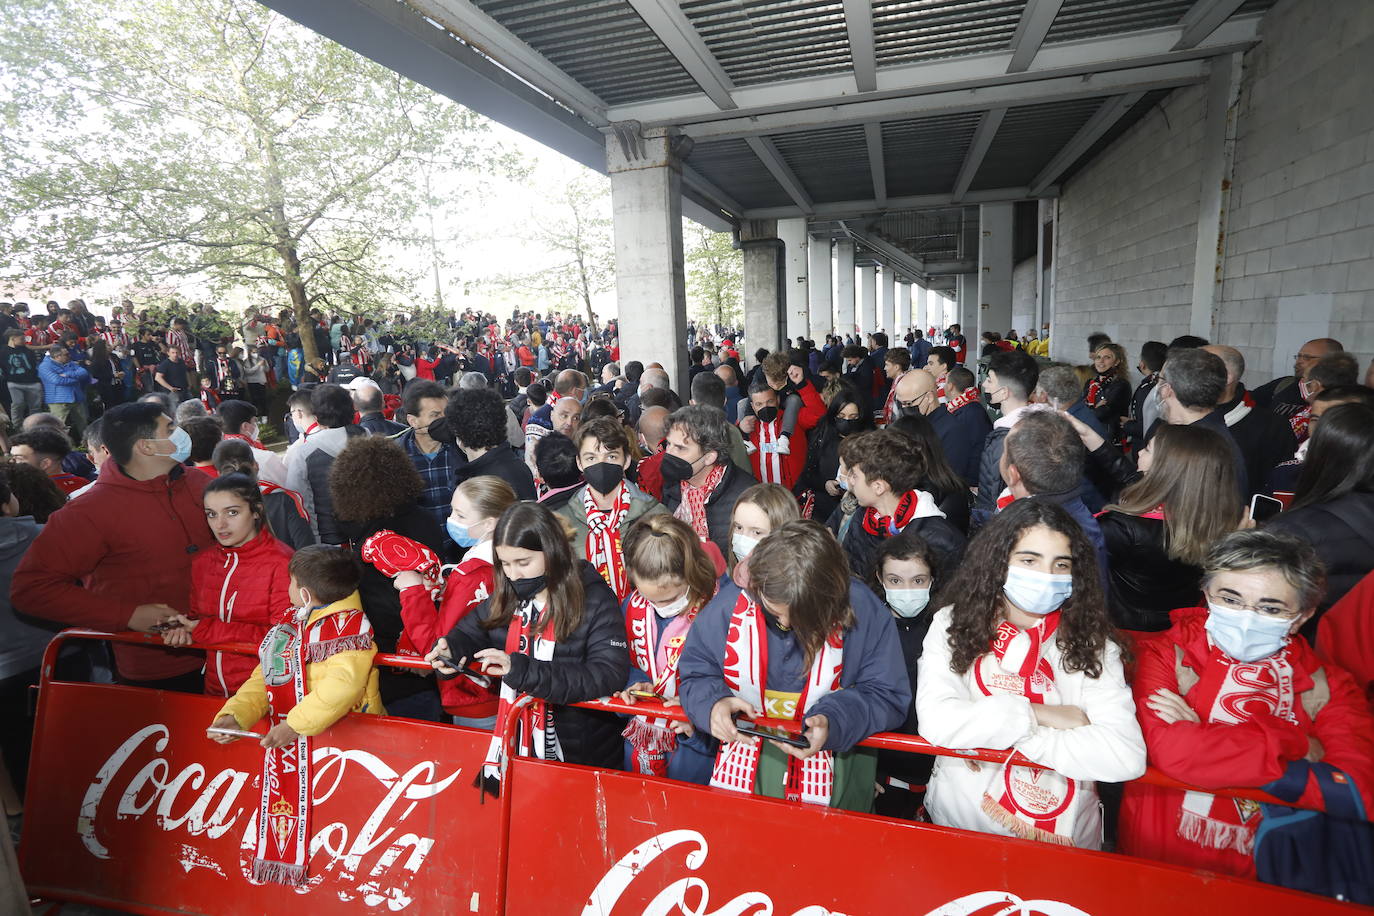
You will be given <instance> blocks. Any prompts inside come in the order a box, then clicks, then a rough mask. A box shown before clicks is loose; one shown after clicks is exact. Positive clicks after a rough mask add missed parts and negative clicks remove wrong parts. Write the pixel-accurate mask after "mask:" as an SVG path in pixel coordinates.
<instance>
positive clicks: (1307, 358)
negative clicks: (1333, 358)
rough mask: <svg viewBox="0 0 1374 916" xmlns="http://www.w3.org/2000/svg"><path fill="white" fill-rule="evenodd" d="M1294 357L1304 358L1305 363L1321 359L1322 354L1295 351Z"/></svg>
mask: <svg viewBox="0 0 1374 916" xmlns="http://www.w3.org/2000/svg"><path fill="white" fill-rule="evenodd" d="M1293 358H1294V359H1298V360H1302V361H1303V362H1305V363H1311V362H1316V361H1317V360H1319V359H1321V357H1320V356H1311V355H1309V354H1307V353H1294V354H1293Z"/></svg>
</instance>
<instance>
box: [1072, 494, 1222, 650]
mask: <svg viewBox="0 0 1374 916" xmlns="http://www.w3.org/2000/svg"><path fill="white" fill-rule="evenodd" d="M1097 524H1098V527H1100V528H1101V529H1102V540H1103V541H1104V542H1106V545H1107V561H1108V570H1109V573H1108V575H1109V576H1110V577H1111V581H1110V584H1109V587H1108V595H1107V608H1108V611H1109V612H1110V613H1111V617H1112V623H1114V624H1116V625H1117V626H1118V627H1120V628H1121V629H1123V630H1139V631H1143V632H1150V633H1153V632H1158V631H1160V630H1167V629H1169V612H1170V611H1172V610H1174V609H1175V608H1181V607H1197V606H1198V603H1199V601H1200V600H1201V599H1200V597H1199V596H1200V594H1201V589H1202V585H1201V583H1202V570H1201V569H1200V568H1199V567H1197V566H1191V565H1189V564H1187V563H1182V562H1179V561H1178V560H1171V559H1169V555H1168V554H1167V553H1166V552H1165V550H1164V520H1163V519H1159V518H1144V517H1142V516H1139V515H1128V514H1127V513H1125V512H1117V511H1115V510H1112V511H1108V512H1104V513H1102V514H1101V515H1099V516H1098V517H1097Z"/></svg>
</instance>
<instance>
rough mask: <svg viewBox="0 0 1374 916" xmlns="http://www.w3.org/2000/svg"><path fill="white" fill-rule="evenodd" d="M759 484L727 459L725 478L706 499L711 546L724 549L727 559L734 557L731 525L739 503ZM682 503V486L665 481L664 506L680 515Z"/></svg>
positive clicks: (721, 552) (707, 528)
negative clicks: (731, 545) (731, 549)
mask: <svg viewBox="0 0 1374 916" xmlns="http://www.w3.org/2000/svg"><path fill="white" fill-rule="evenodd" d="M756 483H758V481H757V480H755V479H754V478H753V477H751V476H750V475H748V474H746V473H745V472H744V471H742V470H740V468H739V466H737V465H736V464H735V463H734V462H733V461H730V460H729V458H728V456H727V458H726V461H725V476H724V477H722V478H721V479H720V483H718V484H716V488H715V489H714V490H712V491H711V495H710V496H708V497H706V530H707V531H709V532H710V534H711V543H713V544H715V545H716V546H717V547H719V548H720V555H721V556H723V557H728V556H729V555H730V524H731V521H732V520H733V518H734V515H735V500H737V499H739V497H740V494H741V493H743V492H744V491H745V490H747V489H749V488H750V487H752V486H753V485H754V484H756ZM681 503H682V484H681V483H668V482H667V481H664V483H663V505H664V506H665V507H667V509H668V511H669V512H673V513H676V512H677V507H678V506H679V505H681Z"/></svg>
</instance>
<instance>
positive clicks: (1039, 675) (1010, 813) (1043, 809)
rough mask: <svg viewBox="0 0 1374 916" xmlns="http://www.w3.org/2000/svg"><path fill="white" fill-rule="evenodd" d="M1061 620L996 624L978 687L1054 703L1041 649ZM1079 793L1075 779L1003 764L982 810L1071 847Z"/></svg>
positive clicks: (1034, 836)
mask: <svg viewBox="0 0 1374 916" xmlns="http://www.w3.org/2000/svg"><path fill="white" fill-rule="evenodd" d="M1059 621H1060V612H1059V611H1055V612H1053V613H1051V614H1047V615H1046V616H1045V619H1044V620H1042V621H1041V622H1040V623H1038V624H1036V625H1035V626H1033V627H1030V628H1029V629H1025V630H1023V629H1021V628H1019V627H1017V626H1016V625H1015V624H1012V623H1009V622H1007V621H1005V620H1004V621H1002V622H1001V623H999V624H998V625H997V632H996V634H995V635H994V636H993V639H992V646H991V651H989V652H987V653H985V654H984V655H982V656H981V657H980V658H979V659H978V661H976V662H975V663H974V665H973V681H974V683H975V684H976V685H977V687H978V689H979V690H981V691H982V692H983V694H984V695H985V696H996V695H1006V696H1023V697H1026V698H1027V699H1029V700H1030V701H1031V702H1032V703H1044V704H1047V705H1057V704H1058V703H1059V690H1058V688H1056V687H1055V684H1054V668H1053V667H1052V666H1051V665H1050V663H1049V660H1048V659H1046V658H1045V657H1044V654H1043V650H1044V647H1045V646H1046V645H1048V644H1049V641H1050V639H1051V637H1053V636H1054V631H1055V630H1056V629H1058V628H1059ZM999 787H1000V791H999ZM994 792H996V793H997V794H996V796H994V794H993V793H994ZM1077 794H1078V785H1077V783H1076V782H1075V781H1074V780H1072V779H1067V778H1065V777H1063V776H1061V775H1059V774H1058V773H1056V772H1054V771H1053V770H1040V769H1035V768H1033V767H1019V766H1009V765H1007V764H1003V765H1002V768H1001V771H1000V772H999V773H998V774H997V777H996V778H995V779H994V781H993V783H992V785H991V786H989V789H988V792H987V793H985V794H984V795H983V813H984V814H986V815H987V816H988V817H990V818H992V819H993V820H994V821H996V822H997V823H999V824H1001V825H1002V826H1003V827H1005V828H1006V829H1007V830H1009V831H1010V832H1011V833H1012V834H1013V835H1015V836H1019V837H1021V838H1022V839H1026V840H1041V841H1042V842H1046V843H1056V844H1059V845H1061V846H1072V845H1073V825H1074V820H1075V818H1076V812H1075V811H1074V798H1075V796H1076V795H1077Z"/></svg>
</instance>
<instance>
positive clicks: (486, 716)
mask: <svg viewBox="0 0 1374 916" xmlns="http://www.w3.org/2000/svg"><path fill="white" fill-rule="evenodd" d="M517 502H519V499H518V498H517V497H516V495H515V490H513V489H511V485H510V484H508V483H506V482H505V481H504V480H502V479H501V478H500V477H491V476H485V475H484V476H480V477H471V478H469V479H467V480H465V481H463V482H462V483H460V484H459V485H458V486H457V487H456V488H455V489H454V491H453V500H452V502H451V503H450V505H449V512H450V514H449V517H448V521H447V523H446V527H447V528H448V533H449V537H451V538H453V542H454V543H455V544H457V545H458V546H460V547H464V548H466V550H467V552H466V553H464V554H463V561H462V562H461V563H459V564H458V566H457V568H455V569H454V570H453V572H452V573H451V574H450V575H449V577H448V579H446V580H445V581H444V593H443V596H442V597H441V598H440V599H439V602H438V607H437V608H436V607H435V602H434V599H433V598H432V597H431V596H430V584H427V583H425V581H424V579H423V578H421V576H420V574H419V573H416V572H409V571H406V572H401V573H398V574H397V575H396V577H395V579H394V580H393V581H394V583H395V585H396V590H397V591H399V592H400V593H401V619H402V620H403V621H404V622H405V635H406V637H407V638H409V640H410V643H411V645H412V646H414V647H415V649H416V650H418V652H419V654H421V655H424V654H425V653H427V652H429V650H430V649H432V648H434V643H435V642H437V641H438V639H439V637H441V636H443V635H444V634H446V633H448V632H449V631H450V630H452V629H453V628H454V627H456V626H457V625H458V621H459V620H461V619H462V618H463V617H465V616H466V615H467V613H468V611H470V610H472V609H473V608H475V607H477V605H479V604H481V603H482V602H483V601H486V600H487V599H488V598H489V597H491V587H492V581H493V578H494V573H493V570H492V543H491V536H492V532H494V531H495V530H496V521H497V519H499V518H500V517H501V513H503V512H505V511H506V510H507V509H508V508H510V507H511V506H513V505H515V503H517ZM439 697H440V699H441V700H442V701H443V704H444V711H445V712H446V713H448V714H449V715H451V716H452V717H453V722H454V724H455V725H466V726H468V727H469V728H480V729H484V730H487V731H490V730H491V727H492V726H493V725H495V724H496V706H497V699H498V698H497V694H496V690H495V689H494V688H493V687H490V686H482V685H479V684H478V683H477V682H476V681H473V680H471V679H469V678H467V677H456V678H453V679H451V680H446V681H440V682H439Z"/></svg>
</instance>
